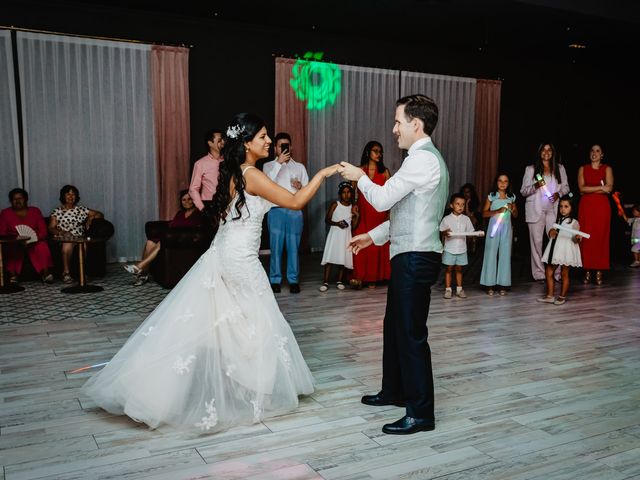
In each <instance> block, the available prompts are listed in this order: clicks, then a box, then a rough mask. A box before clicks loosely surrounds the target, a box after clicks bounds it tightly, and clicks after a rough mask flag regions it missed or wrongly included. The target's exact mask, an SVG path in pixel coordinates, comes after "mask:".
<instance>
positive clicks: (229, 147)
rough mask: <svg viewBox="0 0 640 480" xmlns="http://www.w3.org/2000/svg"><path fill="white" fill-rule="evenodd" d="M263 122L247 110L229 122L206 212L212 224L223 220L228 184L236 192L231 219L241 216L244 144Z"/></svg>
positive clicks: (228, 201) (225, 212)
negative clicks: (211, 199) (216, 180)
mask: <svg viewBox="0 0 640 480" xmlns="http://www.w3.org/2000/svg"><path fill="white" fill-rule="evenodd" d="M264 126H266V125H265V123H264V121H263V120H262V119H261V118H260V117H258V116H257V115H253V114H251V113H239V114H237V115H236V116H235V117H233V119H232V120H231V123H229V126H228V129H227V136H226V138H225V143H224V147H223V148H222V152H221V153H222V156H223V158H224V161H222V162H220V171H219V173H218V187H217V188H216V193H215V195H214V196H213V201H212V203H211V208H210V209H209V212H208V215H209V217H210V218H211V219H212V221H213V222H214V224H218V223H220V222H221V221H222V222H223V223H225V221H226V216H227V209H228V208H229V205H230V204H231V200H232V199H233V197H232V195H231V185H232V184H233V185H234V188H235V194H236V195H237V196H238V201H237V202H236V205H235V214H234V216H233V217H232V219H233V220H238V219H239V218H241V217H242V207H244V205H245V203H246V199H245V196H244V189H245V186H246V184H245V181H244V177H243V176H242V169H241V168H240V165H242V164H243V163H244V161H245V156H246V152H245V147H244V144H245V142H249V141H251V140H252V139H253V137H255V136H256V134H257V133H258V132H259V131H260V130H261V129H262V127H264ZM232 131H234V133H235V135H234V136H230V134H231V132H232Z"/></svg>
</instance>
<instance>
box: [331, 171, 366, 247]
mask: <svg viewBox="0 0 640 480" xmlns="http://www.w3.org/2000/svg"><path fill="white" fill-rule="evenodd" d="M327 170H328V172H327V173H328V174H327V175H326V176H327V177H330V176H332V175H333V174H335V173H339V174H340V175H342V178H344V179H345V180H349V181H351V182H357V181H358V180H359V179H360V177H361V176H363V175H364V174H365V173H364V171H363V170H362V169H361V168H359V167H356V166H355V165H351V164H350V163H348V162H340V163H337V164H335V165H332V166H331V167H327ZM371 244H373V239H372V238H371V236H370V235H369V234H368V233H362V234H360V235H356V236H355V237H353V238H352V239H351V241H350V242H349V244H348V245H347V251H349V252H353V254H354V255H357V254H358V253H359V252H360V250H362V249H363V248H367V247H368V246H369V245H371Z"/></svg>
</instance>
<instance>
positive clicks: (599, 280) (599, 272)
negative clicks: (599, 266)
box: [596, 270, 602, 285]
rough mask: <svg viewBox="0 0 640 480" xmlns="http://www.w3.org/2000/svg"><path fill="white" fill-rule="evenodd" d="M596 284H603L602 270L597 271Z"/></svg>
mask: <svg viewBox="0 0 640 480" xmlns="http://www.w3.org/2000/svg"><path fill="white" fill-rule="evenodd" d="M596 285H602V272H601V271H600V270H598V271H597V272H596Z"/></svg>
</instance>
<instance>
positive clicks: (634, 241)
mask: <svg viewBox="0 0 640 480" xmlns="http://www.w3.org/2000/svg"><path fill="white" fill-rule="evenodd" d="M636 243H640V238H637V237H633V238H632V239H631V245H635V244H636Z"/></svg>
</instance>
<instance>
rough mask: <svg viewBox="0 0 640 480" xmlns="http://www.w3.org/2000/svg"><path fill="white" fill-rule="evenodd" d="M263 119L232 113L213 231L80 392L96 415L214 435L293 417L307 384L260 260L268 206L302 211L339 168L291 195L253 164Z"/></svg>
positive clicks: (263, 138) (262, 144) (261, 148)
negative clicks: (285, 414)
mask: <svg viewBox="0 0 640 480" xmlns="http://www.w3.org/2000/svg"><path fill="white" fill-rule="evenodd" d="M270 145H271V139H270V138H269V136H268V135H267V129H266V127H265V124H264V122H263V121H262V120H261V119H260V118H258V117H256V116H255V115H251V114H246V113H243V114H239V115H237V116H236V117H235V118H234V119H233V120H232V122H231V124H230V126H229V128H228V129H227V140H226V143H225V147H224V149H223V155H224V159H225V160H224V162H222V163H221V164H220V175H219V183H218V188H217V191H216V194H215V196H214V199H213V203H212V207H211V214H212V218H213V219H215V221H218V222H219V229H218V233H217V234H216V236H215V239H214V241H213V244H212V245H211V247H210V248H209V250H208V251H207V252H206V253H204V254H203V255H202V257H201V258H200V259H199V260H198V262H196V264H195V265H194V266H193V267H192V268H191V270H189V272H188V273H187V274H186V275H185V276H184V277H183V279H182V280H181V281H180V283H178V285H176V286H175V287H174V289H173V290H172V292H171V293H170V294H169V295H168V296H167V297H166V298H165V299H164V300H163V302H162V303H161V304H160V305H159V306H158V307H157V308H156V309H155V310H154V311H153V312H152V313H151V315H149V317H147V319H146V320H145V321H144V322H143V323H142V325H140V327H139V328H138V329H137V330H136V332H135V333H134V334H133V335H132V336H131V337H130V338H129V340H128V341H127V342H126V343H125V345H124V346H123V347H122V349H121V350H120V351H119V352H118V353H117V354H116V355H115V357H114V358H113V359H112V360H111V362H109V364H108V365H107V366H106V367H105V368H104V369H103V370H102V371H101V372H100V373H98V374H97V375H96V376H94V377H93V378H92V379H91V380H89V381H88V382H87V384H86V385H85V386H84V387H83V390H84V392H85V393H87V394H88V395H89V396H90V397H92V399H93V400H94V401H95V402H96V403H97V404H98V405H99V406H101V407H102V408H104V409H105V410H108V411H109V412H111V413H115V414H125V415H128V416H129V417H131V418H133V419H135V420H137V421H140V422H144V423H146V424H147V425H149V426H150V427H152V428H155V427H157V426H158V425H161V424H169V425H172V426H174V427H177V428H181V429H200V430H202V431H208V432H212V431H218V430H221V429H226V428H229V427H231V426H234V425H239V424H248V423H255V422H259V421H261V420H262V419H263V418H266V417H269V416H273V415H276V414H281V413H283V412H286V411H289V410H292V409H294V408H296V407H297V405H298V395H301V394H310V393H311V392H313V377H312V376H311V372H310V371H309V368H308V367H307V365H306V363H305V361H304V359H303V358H302V354H301V353H300V349H299V348H298V344H297V343H296V340H295V337H294V336H293V333H292V332H291V329H290V327H289V325H288V323H287V322H286V320H285V319H284V317H283V316H282V313H281V312H280V309H279V308H278V304H277V303H276V300H275V297H274V296H273V293H272V291H271V287H270V284H269V279H268V278H267V275H266V272H265V270H264V268H263V267H262V264H261V263H260V260H259V258H258V248H259V245H260V235H261V230H262V219H263V217H264V215H265V213H266V212H267V211H268V210H269V209H270V208H271V207H272V206H274V205H279V206H282V207H286V208H290V209H301V208H303V207H304V206H305V205H306V204H307V203H308V202H309V200H311V198H312V196H313V195H314V194H315V193H316V191H317V190H318V188H319V187H320V185H321V184H322V182H323V181H324V179H325V178H326V177H328V176H330V175H333V174H334V173H335V172H336V171H337V167H338V166H337V165H334V166H331V167H327V168H324V169H322V170H320V171H319V172H318V173H317V174H316V175H315V176H314V177H313V178H312V179H311V181H310V182H309V183H308V185H306V186H304V187H302V188H301V189H300V190H298V191H297V192H296V193H295V194H292V193H290V192H289V191H287V190H286V189H284V188H282V187H280V186H278V185H277V184H275V183H274V182H272V181H271V180H270V179H269V178H268V177H267V176H266V175H264V174H263V173H262V172H261V171H260V170H258V169H257V168H255V164H256V162H257V161H258V160H259V159H261V158H265V157H266V156H267V155H268V153H269V146H270Z"/></svg>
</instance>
